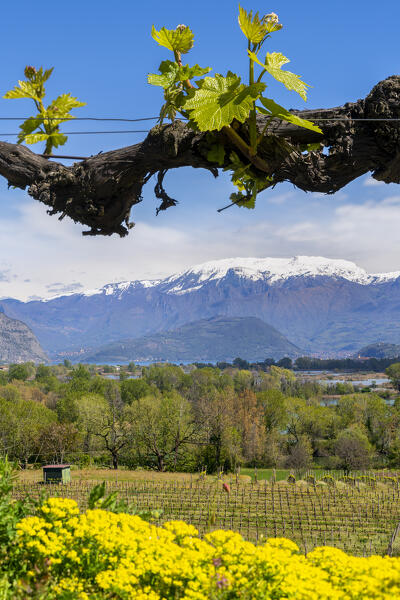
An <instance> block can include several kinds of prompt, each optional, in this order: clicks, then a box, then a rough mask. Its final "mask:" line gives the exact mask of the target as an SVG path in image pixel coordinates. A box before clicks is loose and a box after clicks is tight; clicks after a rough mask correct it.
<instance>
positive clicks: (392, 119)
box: [0, 110, 400, 123]
mask: <svg viewBox="0 0 400 600" xmlns="http://www.w3.org/2000/svg"><path fill="white" fill-rule="evenodd" d="M312 112H313V111H312V110H310V111H309V113H312ZM293 114H297V113H293ZM30 118H32V117H0V121H26V120H27V119H30ZM159 118H160V117H141V118H138V119H126V118H122V117H121V118H120V117H71V118H70V119H65V121H63V122H64V123H67V122H68V121H118V122H120V123H137V122H139V121H157V120H158V119H159ZM277 118H278V117H277ZM310 118H312V119H313V120H314V121H341V122H346V121H400V118H396V117H391V118H386V117H385V118H381V119H379V118H368V117H365V118H364V117H354V118H352V117H339V118H335V117H312V116H311V115H310ZM43 120H45V121H60V117H44V119H43ZM180 120H182V121H187V119H185V118H184V117H180Z"/></svg>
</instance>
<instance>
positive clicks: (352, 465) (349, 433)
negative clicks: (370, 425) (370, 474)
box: [335, 426, 372, 471]
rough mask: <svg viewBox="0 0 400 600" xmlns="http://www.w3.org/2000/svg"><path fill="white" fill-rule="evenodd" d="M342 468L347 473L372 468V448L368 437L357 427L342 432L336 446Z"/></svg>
mask: <svg viewBox="0 0 400 600" xmlns="http://www.w3.org/2000/svg"><path fill="white" fill-rule="evenodd" d="M335 451H336V455H337V456H338V457H339V459H340V461H341V462H340V466H341V468H343V469H345V470H346V471H351V470H354V469H366V468H367V467H369V466H370V462H371V456H372V448H371V445H370V443H369V441H368V437H367V436H366V435H365V433H364V432H363V431H362V429H361V428H359V427H357V426H353V427H350V428H348V429H345V430H344V431H341V432H340V433H339V435H338V437H337V440H336V444H335Z"/></svg>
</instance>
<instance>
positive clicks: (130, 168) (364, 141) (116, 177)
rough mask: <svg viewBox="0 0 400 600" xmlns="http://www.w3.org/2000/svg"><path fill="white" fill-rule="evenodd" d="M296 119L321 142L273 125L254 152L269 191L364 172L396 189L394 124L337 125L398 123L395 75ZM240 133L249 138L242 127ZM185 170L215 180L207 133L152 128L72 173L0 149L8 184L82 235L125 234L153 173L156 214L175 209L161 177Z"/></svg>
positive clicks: (398, 150)
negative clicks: (314, 145)
mask: <svg viewBox="0 0 400 600" xmlns="http://www.w3.org/2000/svg"><path fill="white" fill-rule="evenodd" d="M296 112H297V111H296ZM297 114H299V115H300V116H303V117H306V118H308V119H311V120H313V119H314V120H315V121H316V122H317V124H319V125H320V127H321V128H322V130H323V135H322V136H321V135H320V134H316V133H314V132H312V131H309V130H307V129H302V128H299V127H296V126H293V125H290V124H289V123H282V122H280V121H274V122H272V123H271V125H270V127H269V129H268V133H269V134H270V135H268V136H266V137H265V138H264V141H263V142H262V144H261V147H260V149H259V155H260V157H261V158H262V159H263V160H264V162H266V163H267V164H268V170H266V171H265V175H269V176H272V177H273V183H272V184H271V185H276V184H277V183H280V182H283V181H290V182H292V183H293V184H294V185H296V186H297V187H299V188H300V189H302V190H304V191H309V192H323V193H326V194H333V193H334V192H336V191H338V190H339V189H341V188H342V187H344V186H345V185H346V184H348V183H349V182H350V181H352V180H354V179H356V178H357V177H359V176H360V175H363V174H364V173H367V172H368V171H371V172H372V176H373V177H374V178H375V179H377V180H380V181H384V182H385V183H400V121H390V122H389V121H386V120H383V121H382V122H378V121H376V120H373V121H351V120H350V121H343V120H342V119H400V76H397V75H396V76H392V77H389V78H388V79H385V80H384V81H381V82H380V83H378V84H377V85H376V86H375V87H374V88H373V89H372V91H371V92H370V94H368V96H367V97H366V98H365V99H362V100H358V101H357V102H349V103H347V104H345V105H344V106H341V107H337V108H330V109H318V110H307V111H298V112H297ZM318 119H333V120H332V121H331V120H329V121H318ZM264 122H265V117H263V116H260V117H259V119H258V123H257V125H258V128H259V130H260V131H261V130H262V128H263V123H264ZM238 132H239V133H240V135H241V136H242V137H244V138H247V137H248V136H247V133H248V132H247V127H246V125H243V126H240V127H239V128H238ZM218 136H220V139H221V141H222V142H223V143H224V145H225V147H226V149H227V153H226V155H227V156H229V151H230V150H235V151H236V152H237V153H238V154H240V151H239V150H238V148H237V147H236V146H235V145H234V143H233V142H232V139H231V138H229V137H227V136H226V134H224V132H223V131H222V132H220V133H219V134H218ZM310 142H320V143H321V150H320V151H316V152H310V153H304V152H302V149H301V145H302V144H307V143H310ZM324 148H325V149H327V150H328V151H329V152H327V150H325V151H323V150H324ZM243 160H244V161H246V160H247V159H246V158H245V157H243ZM184 166H190V167H194V168H203V169H208V170H210V171H211V172H212V173H213V174H214V175H217V174H218V165H216V164H213V163H210V162H209V161H208V160H207V141H206V134H204V133H198V132H195V131H193V130H192V129H190V128H189V127H188V126H187V125H186V124H185V123H183V122H181V121H175V123H172V124H168V125H163V126H160V125H158V126H156V127H154V128H153V129H152V130H151V131H150V133H149V134H148V136H147V137H146V139H145V140H143V142H141V143H140V144H135V145H134V146H128V147H126V148H121V149H119V150H114V151H111V152H106V153H104V154H99V155H96V156H93V157H91V158H88V159H86V160H84V161H81V162H79V163H75V164H74V165H73V166H71V167H66V166H64V165H62V164H60V163H57V162H53V161H49V160H48V159H46V158H43V157H41V156H39V155H37V154H35V153H33V152H31V150H29V149H28V148H26V147H24V146H18V145H15V144H9V143H6V142H0V174H1V175H3V176H4V177H5V178H6V179H7V180H8V182H9V185H12V186H17V187H20V188H23V189H24V188H26V187H28V193H29V194H30V195H31V196H32V197H33V198H35V199H36V200H39V201H40V202H43V203H44V204H46V205H47V206H48V207H49V211H48V212H49V213H50V214H59V215H60V217H59V218H60V219H62V218H63V217H65V216H66V215H68V216H69V217H71V218H72V219H73V220H74V221H75V222H79V223H82V224H84V225H87V226H89V228H90V229H89V230H88V231H85V232H84V234H86V235H111V234H113V233H117V234H119V235H120V236H124V235H126V234H127V233H128V230H129V229H130V227H132V225H133V224H132V223H130V222H129V215H130V211H131V208H132V206H134V205H135V204H137V203H139V202H141V200H142V195H141V194H142V188H143V186H144V184H145V183H146V182H147V181H148V180H149V178H150V177H151V176H152V175H154V174H158V177H157V184H156V186H155V194H156V196H157V198H159V199H160V200H161V204H160V207H159V210H165V209H166V208H168V207H170V206H173V205H175V204H176V201H175V200H173V199H172V198H170V197H169V196H168V195H167V193H166V192H165V190H164V188H163V183H162V182H163V177H164V175H165V173H166V172H167V171H168V170H169V169H175V168H178V167H184ZM266 185H268V184H267V179H266Z"/></svg>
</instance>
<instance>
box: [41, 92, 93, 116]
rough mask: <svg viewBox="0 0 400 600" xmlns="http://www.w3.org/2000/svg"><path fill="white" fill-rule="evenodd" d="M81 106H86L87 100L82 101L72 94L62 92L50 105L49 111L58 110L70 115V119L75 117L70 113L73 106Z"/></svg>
mask: <svg viewBox="0 0 400 600" xmlns="http://www.w3.org/2000/svg"><path fill="white" fill-rule="evenodd" d="M80 106H86V102H80V101H79V100H78V99H77V98H75V97H74V96H71V94H61V96H58V98H56V99H55V100H53V102H52V103H51V104H49V106H48V107H47V111H48V112H49V111H52V112H57V113H60V116H61V114H62V115H65V116H68V119H74V117H73V115H69V114H68V113H69V111H70V110H72V109H73V108H79V107H80Z"/></svg>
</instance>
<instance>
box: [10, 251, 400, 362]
mask: <svg viewBox="0 0 400 600" xmlns="http://www.w3.org/2000/svg"><path fill="white" fill-rule="evenodd" d="M0 305H2V306H3V307H4V309H5V310H6V312H7V314H8V315H10V316H12V317H14V318H18V319H21V320H22V321H24V322H25V323H27V324H28V325H29V326H30V327H31V328H32V330H33V331H34V332H35V334H36V335H37V337H38V339H39V341H40V343H41V344H42V346H43V347H44V348H45V349H46V350H47V351H49V352H50V353H51V354H52V355H53V356H55V355H57V353H59V352H62V351H69V352H79V351H80V350H81V349H82V348H83V349H91V348H92V349H94V348H97V347H99V346H102V345H104V344H106V343H110V342H113V341H118V340H121V339H127V338H138V337H143V336H146V335H152V334H154V333H160V332H165V331H169V330H172V329H177V328H178V327H181V326H182V325H185V324H187V323H191V322H194V321H197V320H202V319H210V318H212V317H215V316H217V315H219V316H225V317H256V318H258V319H261V320H262V321H264V322H265V323H269V324H271V325H273V326H274V327H275V328H276V329H277V330H278V331H280V332H281V333H282V334H283V335H284V336H286V337H287V338H288V339H289V340H290V341H291V342H292V343H294V344H295V345H296V346H299V347H300V348H303V349H304V350H305V351H307V352H313V353H319V354H321V355H324V354H330V355H331V354H333V353H338V352H339V353H340V352H348V353H353V352H355V351H357V349H358V348H360V347H362V346H364V345H367V344H369V343H373V342H375V341H376V340H377V339H379V340H382V341H384V342H390V343H400V319H399V316H400V271H399V272H395V273H385V274H375V275H370V274H367V273H366V272H365V271H364V270H363V269H361V268H360V267H358V266H357V265H355V264H354V263H352V262H349V261H345V260H334V259H326V258H323V257H304V256H298V257H294V258H291V259H279V258H234V259H226V260H219V261H212V262H208V263H205V264H202V265H199V266H196V267H193V268H191V269H187V270H186V271H182V272H181V273H178V274H175V275H172V276H170V277H167V278H165V279H162V280H157V281H132V282H123V283H118V284H109V285H106V286H104V287H103V288H100V289H97V290H91V291H87V292H85V293H80V294H70V295H65V296H60V297H55V298H52V299H47V300H41V301H32V302H26V303H24V302H20V301H18V300H13V299H7V300H2V301H1V302H0Z"/></svg>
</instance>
